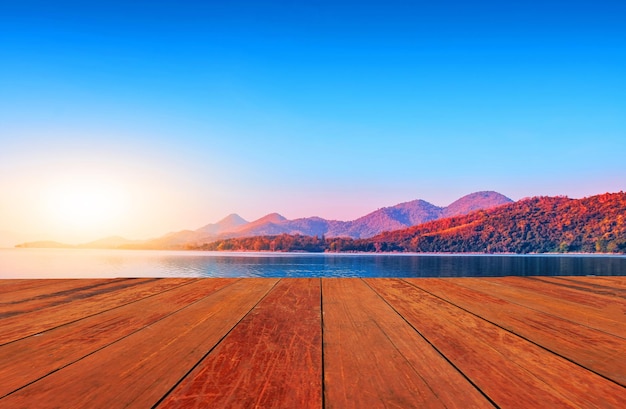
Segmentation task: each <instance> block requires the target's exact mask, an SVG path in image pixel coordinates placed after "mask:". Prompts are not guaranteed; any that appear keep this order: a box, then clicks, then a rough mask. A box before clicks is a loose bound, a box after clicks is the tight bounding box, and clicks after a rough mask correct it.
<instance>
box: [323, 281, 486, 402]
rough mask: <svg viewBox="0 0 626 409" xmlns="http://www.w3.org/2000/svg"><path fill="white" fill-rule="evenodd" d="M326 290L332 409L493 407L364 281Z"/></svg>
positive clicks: (327, 378)
mask: <svg viewBox="0 0 626 409" xmlns="http://www.w3.org/2000/svg"><path fill="white" fill-rule="evenodd" d="M322 286H323V287H322V288H323V311H324V373H325V387H324V391H325V392H324V393H325V403H326V405H325V406H326V407H327V408H377V407H397V408H438V407H446V406H449V407H466V408H467V407H490V404H489V402H488V401H487V400H486V399H485V398H484V397H483V396H482V395H481V394H480V393H479V392H478V391H477V390H476V389H475V388H473V387H472V385H471V384H470V383H469V382H467V380H466V379H465V378H463V376H462V375H461V374H460V373H459V372H458V371H456V370H455V369H454V368H453V367H452V366H451V365H449V364H448V363H447V362H446V361H445V359H444V358H443V357H442V356H441V355H439V354H438V353H437V352H436V351H434V350H433V349H432V347H431V346H430V345H429V344H428V343H427V342H426V341H425V340H424V339H423V338H422V337H420V336H419V334H417V333H416V332H415V331H414V330H413V328H411V327H410V326H409V325H408V324H407V323H406V322H405V321H404V320H403V319H402V317H400V316H399V315H398V314H397V313H396V312H395V311H393V309H391V308H390V307H389V305H388V304H387V303H386V302H385V301H384V300H382V299H381V298H380V297H379V296H378V294H376V293H375V292H374V291H372V289H371V288H370V287H369V286H367V285H366V284H365V283H364V282H363V281H362V280H361V279H343V278H342V279H325V280H323V281H322Z"/></svg>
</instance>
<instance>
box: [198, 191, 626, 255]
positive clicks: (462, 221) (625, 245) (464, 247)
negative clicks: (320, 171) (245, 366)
mask: <svg viewBox="0 0 626 409" xmlns="http://www.w3.org/2000/svg"><path fill="white" fill-rule="evenodd" d="M625 219H626V193H624V192H619V193H606V194H602V195H597V196H591V197H588V198H584V199H569V198H567V197H534V198H530V199H523V200H520V201H518V202H515V203H511V204H508V205H504V206H500V207H497V208H494V209H491V210H479V211H476V212H472V213H470V214H467V215H464V216H457V217H450V218H447V219H439V220H435V221H431V222H428V223H424V224H420V225H418V226H414V227H410V228H408V229H402V230H396V231H391V232H385V233H382V234H379V235H377V236H375V237H372V238H369V239H361V240H354V239H350V238H341V237H340V238H324V237H318V236H301V235H288V234H282V235H277V236H262V237H251V238H238V239H227V240H220V241H217V242H213V243H208V244H203V245H198V246H194V247H193V248H197V249H204V250H248V251H254V250H256V251H318V252H319V251H337V252H338V251H365V252H376V251H399V252H405V251H409V252H481V253H549V252H585V253H596V252H600V253H626V220H625Z"/></svg>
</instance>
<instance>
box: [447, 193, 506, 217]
mask: <svg viewBox="0 0 626 409" xmlns="http://www.w3.org/2000/svg"><path fill="white" fill-rule="evenodd" d="M507 203H513V200H511V199H510V198H508V197H506V196H504V195H503V194H501V193H498V192H494V191H491V190H483V191H480V192H474V193H470V194H468V195H465V196H463V197H461V198H460V199H458V200H455V201H454V202H452V203H450V204H449V205H448V206H447V207H445V208H444V209H443V212H442V215H441V216H442V217H453V216H461V215H465V214H468V213H470V212H473V211H474V210H480V209H490V208H493V207H497V206H501V205H503V204H507Z"/></svg>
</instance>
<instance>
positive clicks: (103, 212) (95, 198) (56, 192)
mask: <svg viewBox="0 0 626 409" xmlns="http://www.w3.org/2000/svg"><path fill="white" fill-rule="evenodd" d="M45 205H46V209H47V215H48V219H49V221H50V223H51V224H53V225H56V227H57V228H58V229H64V230H71V231H74V232H81V233H89V232H94V233H96V232H98V231H100V230H106V229H107V227H108V226H109V225H116V224H118V221H119V220H120V219H121V218H124V217H125V214H126V213H127V211H128V205H129V203H128V195H127V194H126V192H124V189H123V188H122V186H121V185H116V184H114V183H112V182H111V181H107V180H103V179H99V178H87V177H73V178H66V179H63V180H59V181H57V182H56V183H53V184H51V185H49V186H48V188H47V194H46V200H45Z"/></svg>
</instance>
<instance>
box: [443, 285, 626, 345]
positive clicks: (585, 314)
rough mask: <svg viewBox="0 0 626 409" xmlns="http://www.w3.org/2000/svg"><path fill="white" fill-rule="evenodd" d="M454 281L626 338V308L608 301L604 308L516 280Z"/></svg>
mask: <svg viewBox="0 0 626 409" xmlns="http://www.w3.org/2000/svg"><path fill="white" fill-rule="evenodd" d="M528 280H529V279H528ZM455 283H456V284H458V285H462V286H463V287H466V288H471V289H474V290H477V291H481V292H486V293H489V294H497V296H498V298H502V299H503V300H506V301H508V302H511V303H515V304H519V305H523V306H525V307H528V308H531V309H533V310H535V311H541V312H544V313H547V314H550V315H554V316H557V317H561V318H563V319H566V320H569V321H573V322H577V323H578V324H580V325H584V326H587V327H590V328H594V329H597V330H600V331H604V332H607V333H609V334H613V335H616V336H618V337H621V338H625V339H626V326H625V325H624V318H623V312H621V311H620V310H621V309H620V308H619V307H616V306H611V304H608V305H606V306H605V307H604V309H599V308H594V307H590V306H589V305H586V304H582V303H577V302H574V301H570V300H566V299H563V298H561V297H560V293H559V292H558V291H551V292H549V293H551V295H548V294H546V291H545V290H542V291H534V290H531V289H528V288H525V286H522V285H515V284H517V283H516V282H513V283H511V282H509V281H503V280H502V279H500V278H489V279H485V278H459V279H457V281H455ZM537 284H538V285H537ZM541 285H542V283H541V282H536V283H535V284H533V285H532V288H535V289H538V288H540V287H541ZM543 285H544V286H546V285H548V284H543Z"/></svg>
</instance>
